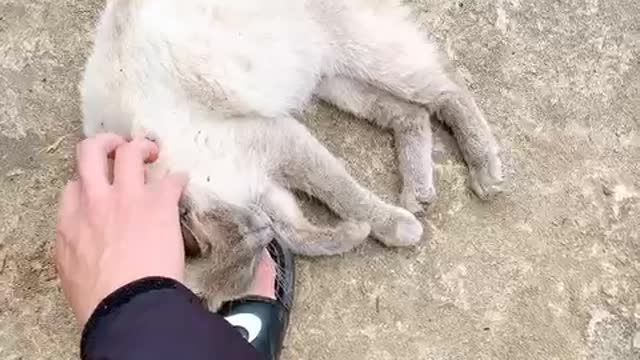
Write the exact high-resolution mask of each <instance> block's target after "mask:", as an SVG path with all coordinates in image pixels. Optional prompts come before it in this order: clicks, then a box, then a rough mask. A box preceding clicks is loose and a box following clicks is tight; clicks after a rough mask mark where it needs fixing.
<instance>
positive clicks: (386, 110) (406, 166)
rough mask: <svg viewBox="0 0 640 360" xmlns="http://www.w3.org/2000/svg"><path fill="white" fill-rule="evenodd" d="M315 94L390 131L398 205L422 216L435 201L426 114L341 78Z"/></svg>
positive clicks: (325, 83) (326, 83)
mask: <svg viewBox="0 0 640 360" xmlns="http://www.w3.org/2000/svg"><path fill="white" fill-rule="evenodd" d="M315 93H316V95H317V96H319V97H320V98H321V99H322V100H324V101H326V102H328V103H330V104H333V105H335V106H336V107H338V108H339V109H341V110H343V111H347V112H350V113H352V114H353V115H355V116H357V117H359V118H363V119H367V120H369V121H371V122H373V123H375V124H377V125H379V126H381V127H382V128H387V129H391V130H392V131H393V135H394V139H395V147H396V152H397V156H398V162H399V165H400V175H401V176H402V183H403V184H402V192H401V195H400V202H401V204H402V206H404V208H405V209H407V210H409V211H411V212H413V213H414V214H422V213H423V211H424V206H425V205H427V204H430V203H431V202H432V201H433V200H434V199H435V197H436V190H435V186H434V183H433V173H434V169H433V162H432V159H431V151H432V146H433V145H432V144H433V140H432V134H431V126H430V121H429V117H430V116H429V112H428V111H427V110H426V109H424V108H423V107H421V106H419V105H416V104H412V103H409V102H407V101H404V100H401V99H399V98H397V97H395V96H393V95H391V94H390V93H388V92H386V91H383V90H380V89H378V88H376V87H374V86H372V85H369V84H366V83H364V82H361V81H358V80H354V79H350V78H347V77H344V76H335V77H331V78H326V79H324V80H323V81H321V83H320V84H319V85H318V87H317V88H316V91H315Z"/></svg>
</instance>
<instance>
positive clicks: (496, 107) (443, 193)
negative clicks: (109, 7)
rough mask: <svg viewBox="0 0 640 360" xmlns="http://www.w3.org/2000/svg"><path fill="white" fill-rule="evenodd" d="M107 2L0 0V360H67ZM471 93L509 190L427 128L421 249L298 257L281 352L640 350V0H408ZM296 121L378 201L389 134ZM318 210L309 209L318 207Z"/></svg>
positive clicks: (599, 355)
mask: <svg viewBox="0 0 640 360" xmlns="http://www.w3.org/2000/svg"><path fill="white" fill-rule="evenodd" d="M101 6H102V1H97V0H57V1H53V0H0V214H1V215H0V358H1V359H71V358H75V357H77V346H78V340H79V338H78V330H77V329H76V328H75V326H74V323H73V321H72V319H71V317H70V313H69V311H68V309H67V308H66V305H65V303H64V301H63V300H62V297H61V294H60V290H59V289H58V283H57V280H56V278H55V273H54V271H53V268H52V265H51V260H50V254H51V245H52V240H53V239H54V220H55V205H56V197H57V195H58V191H59V189H60V188H61V187H62V186H63V184H64V182H65V181H66V179H67V178H68V176H69V175H70V160H71V158H72V157H71V150H72V149H73V145H74V142H75V141H76V140H77V139H79V136H80V132H79V123H80V112H79V108H78V92H77V83H78V80H79V74H80V71H81V69H82V66H83V63H84V60H85V57H86V55H87V51H88V48H89V46H90V33H91V31H92V29H93V24H94V21H95V20H96V16H97V13H98V11H99V9H100V8H101ZM415 6H416V8H417V9H418V10H419V11H420V16H421V19H422V20H423V21H424V22H425V23H426V24H428V27H429V28H431V29H432V30H433V33H434V36H435V37H437V38H438V39H439V40H440V41H441V44H442V48H443V49H444V50H445V51H446V53H448V54H449V56H450V57H451V58H452V59H453V60H454V62H455V64H456V65H457V67H458V69H459V71H460V73H461V74H462V77H463V78H464V79H465V81H466V82H467V83H468V85H469V86H470V88H471V89H473V91H475V92H476V93H477V95H478V98H479V102H480V103H481V105H482V107H483V108H484V109H485V112H486V114H487V118H488V119H489V121H490V123H491V124H492V126H493V127H494V129H495V132H496V134H497V136H498V138H499V139H500V142H501V144H502V146H503V148H504V151H505V155H504V158H505V163H506V164H507V165H508V171H507V172H508V175H509V181H510V186H509V188H508V192H507V193H506V194H505V195H504V196H502V197H501V198H499V199H497V200H496V201H493V202H490V203H482V202H480V201H479V200H477V199H476V198H475V197H474V196H472V194H471V193H470V191H469V190H468V188H467V174H466V168H465V166H464V165H463V164H462V163H461V162H460V159H459V156H458V155H457V154H456V151H455V147H452V146H450V145H449V143H450V141H449V140H450V137H449V136H448V135H447V133H446V131H445V130H444V129H441V128H440V127H438V126H437V125H434V126H435V128H436V129H437V134H438V141H437V149H436V156H435V157H436V158H437V160H438V166H437V185H438V190H439V199H438V201H437V203H435V204H434V205H433V206H432V207H431V208H430V209H429V211H428V213H427V215H426V217H425V219H424V221H425V223H426V224H428V226H429V228H430V232H431V236H430V237H428V238H425V239H424V241H423V242H422V243H421V244H420V245H419V246H418V247H417V248H415V249H408V250H389V249H385V248H383V247H381V246H379V245H378V244H376V243H375V242H373V241H371V242H369V243H367V245H365V246H364V247H363V248H361V249H359V250H358V251H357V252H355V253H352V254H348V255H346V256H344V257H341V258H331V259H323V260H314V261H309V260H303V259H300V260H299V261H298V265H299V281H298V297H297V302H296V307H295V311H294V313H293V319H292V321H293V323H292V328H291V331H290V335H289V337H288V340H287V342H286V350H285V354H284V357H283V358H284V359H349V360H350V359H356V360H357V359H375V360H377V359H380V360H382V359H433V360H445V359H451V360H453V359H509V360H515V359H527V360H530V359H544V360H547V359H548V360H553V359H558V360H560V359H562V360H565V359H566V360H569V359H597V360H600V359H602V360H604V359H613V360H631V359H640V301H639V297H640V243H639V240H640V239H639V236H638V232H639V230H638V229H639V228H640V227H639V225H640V222H639V220H638V219H639V212H640V204H639V199H640V165H639V163H640V130H639V124H638V122H639V121H640V59H639V55H640V54H639V53H640V2H638V1H635V0H618V1H601V0H582V1H575V0H573V1H556V0H538V1H520V0H496V1H489V0H477V1H473V0H458V1H445V0H440V1H436V0H417V1H415ZM305 121H306V123H307V124H308V125H309V126H310V127H311V128H312V129H313V131H314V132H315V133H316V134H318V136H319V137H320V138H321V140H322V141H323V142H325V143H326V144H328V145H329V146H330V148H331V149H332V150H333V151H334V152H335V153H336V154H337V155H339V156H341V157H342V158H344V159H345V161H346V162H347V163H348V166H349V168H350V170H351V171H352V173H353V174H354V175H355V176H356V177H357V178H358V179H359V180H360V181H361V182H362V183H363V184H365V185H366V186H369V187H370V188H372V189H374V190H375V191H376V192H377V193H379V194H380V195H381V196H383V197H385V198H386V199H388V200H390V201H396V199H397V195H396V194H397V193H398V189H399V184H398V176H397V169H396V163H395V160H394V155H393V148H392V146H393V144H392V140H391V137H390V136H389V134H387V133H384V132H382V131H379V130H376V129H373V128H372V127H370V126H369V125H368V124H366V123H364V122H361V121H356V120H353V119H351V118H350V117H349V116H347V115H345V114H342V113H340V112H338V111H336V110H334V109H331V108H328V107H326V106H323V105H315V106H313V107H312V108H310V109H309V112H308V114H307V115H306V116H305ZM315 212H316V213H317V214H319V215H322V214H321V213H322V212H321V211H319V210H316V211H315Z"/></svg>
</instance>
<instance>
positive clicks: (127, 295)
mask: <svg viewBox="0 0 640 360" xmlns="http://www.w3.org/2000/svg"><path fill="white" fill-rule="evenodd" d="M80 347H81V358H82V359H84V360H116V359H117V360H129V359H131V360H133V359H136V360H147V359H148V360H151V359H154V360H165V359H167V360H168V359H172V360H173V359H184V360H201V359H202V360H204V359H220V360H226V359H239V360H244V359H247V360H253V359H261V357H260V355H259V354H258V352H257V351H256V350H255V349H254V348H253V347H252V346H251V345H250V344H249V343H248V342H246V341H245V340H244V338H243V337H242V336H241V335H240V333H239V332H238V331H236V330H235V329H234V328H233V327H232V326H231V325H230V324H229V323H228V322H227V321H226V320H224V318H222V317H221V316H219V315H217V314H214V313H211V312H209V311H208V310H207V309H206V308H205V307H204V306H202V305H201V303H200V301H199V300H198V298H197V297H196V296H195V294H193V293H192V292H191V291H190V290H189V289H187V288H186V287H185V286H184V285H182V284H180V283H179V282H177V281H174V280H171V279H167V278H158V277H153V278H145V279H140V280H137V281H135V282H132V283H130V284H128V285H125V286H123V287H121V288H120V289H118V290H116V291H115V292H113V293H112V294H110V295H109V296H108V297H106V298H105V299H104V300H103V301H102V302H101V303H100V304H99V305H98V307H97V308H96V310H95V311H94V312H93V314H92V315H91V318H90V319H89V321H88V322H87V324H86V325H85V328H84V331H83V332H82V340H81V345H80Z"/></svg>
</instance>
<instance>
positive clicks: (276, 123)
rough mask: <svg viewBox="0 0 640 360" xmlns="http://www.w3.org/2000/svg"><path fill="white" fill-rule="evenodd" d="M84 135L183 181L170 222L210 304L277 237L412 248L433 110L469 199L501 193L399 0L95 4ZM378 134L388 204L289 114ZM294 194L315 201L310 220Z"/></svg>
mask: <svg viewBox="0 0 640 360" xmlns="http://www.w3.org/2000/svg"><path fill="white" fill-rule="evenodd" d="M81 93H82V109H83V115H84V133H85V135H87V136H91V135H95V134H97V133H100V132H107V131H108V132H114V133H117V134H120V135H123V136H127V137H133V136H147V137H148V138H151V139H153V140H155V141H156V142H157V143H158V145H159V147H160V150H161V152H160V156H159V159H158V161H157V162H156V163H154V164H153V165H152V166H151V167H150V169H149V173H148V176H149V177H150V178H154V177H158V176H161V175H163V174H164V173H166V172H167V171H181V172H186V173H188V174H189V176H190V181H189V184H188V185H187V188H186V190H185V194H184V197H183V201H182V203H181V209H182V226H183V233H184V235H185V236H184V238H185V246H186V248H187V250H188V251H189V252H191V253H194V254H195V255H198V256H196V257H195V258H194V259H193V260H191V261H190V263H189V267H188V270H187V273H188V279H189V286H191V287H192V289H194V290H195V291H199V292H200V293H201V294H202V295H203V296H204V297H205V298H206V299H207V300H208V302H209V305H210V307H211V308H212V310H215V309H216V308H217V306H218V304H220V302H221V301H223V300H229V299H232V298H235V297H238V296H242V295H243V294H244V291H246V289H247V287H248V286H249V284H250V282H251V280H252V278H253V274H254V270H255V266H256V263H257V259H258V258H259V256H260V254H261V253H262V250H263V249H264V247H265V246H266V244H267V243H268V242H269V241H271V240H272V239H273V238H274V236H275V237H276V238H277V239H278V240H279V241H281V242H282V243H283V244H284V245H285V246H287V247H289V248H290V249H291V250H292V251H293V252H295V253H297V254H303V255H307V256H320V255H335V254H340V253H344V252H346V251H349V250H351V249H353V248H354V247H355V246H357V245H358V244H361V243H362V242H363V241H364V240H365V239H366V238H367V237H368V236H369V235H372V236H373V237H375V238H376V239H378V240H379V241H381V242H382V243H384V244H385V245H388V246H408V245H413V244H416V243H417V242H418V241H419V240H420V238H421V236H422V233H423V228H422V225H421V223H420V222H419V221H418V220H417V219H416V217H415V216H414V215H413V214H417V213H421V211H422V208H423V206H424V205H426V204H429V203H430V202H432V201H433V200H434V198H435V189H434V185H433V165H432V161H431V146H432V139H431V129H430V124H429V115H430V113H435V114H437V116H438V118H439V119H440V120H442V121H443V122H444V123H446V124H447V125H448V126H449V127H450V128H451V129H452V130H453V133H454V136H455V137H456V139H457V141H458V144H459V147H460V149H461V151H462V154H463V156H464V159H465V161H466V163H467V164H468V166H469V170H470V177H471V187H472V189H473V190H474V191H475V193H476V194H477V195H478V196H479V197H480V198H488V197H490V196H491V195H493V194H495V193H498V192H499V191H500V186H501V184H502V182H503V179H502V173H501V163H500V159H499V157H498V146H497V144H496V141H495V140H494V137H493V135H492V134H491V131H490V129H489V126H488V125H487V122H486V121H485V119H484V117H483V115H482V112H481V111H480V109H479V108H478V106H477V105H476V103H475V102H474V100H473V98H472V96H471V95H470V94H469V93H468V92H467V91H466V90H464V89H463V88H461V87H460V86H458V85H456V84H455V83H454V82H453V81H452V80H451V79H450V78H449V77H448V76H447V75H446V74H445V71H444V70H443V66H442V64H441V61H440V60H439V59H438V55H437V50H436V46H435V45H434V44H433V43H432V42H430V41H429V40H428V39H427V38H426V36H425V35H424V34H423V33H421V32H420V30H419V29H418V26H417V25H416V24H415V23H414V22H412V21H411V20H410V17H409V13H408V11H407V10H406V8H404V7H403V6H401V5H398V4H383V3H380V2H379V1H374V0H371V1H368V2H367V1H362V0H274V1H259V0H235V1H227V0H183V1H176V0H108V1H107V6H106V10H105V11H104V13H103V14H102V16H101V19H100V22H99V24H98V28H97V33H96V36H95V44H94V48H93V52H92V54H91V56H90V58H89V60H88V63H87V66H86V70H85V74H84V79H83V81H82V84H81ZM312 96H317V97H319V98H320V99H322V100H324V101H326V102H328V103H331V104H333V105H335V106H337V107H338V108H340V109H342V110H344V111H347V112H350V113H352V114H354V115H356V116H358V117H361V118H364V119H367V120H369V121H371V122H373V123H374V124H377V125H379V126H381V127H383V128H387V129H390V130H391V131H392V132H393V134H394V137H395V146H396V149H397V156H398V161H399V168H400V173H401V175H402V180H403V189H402V194H401V205H402V206H403V207H404V208H401V207H397V206H394V205H391V204H387V203H385V202H383V201H382V200H381V199H380V198H378V197H377V196H376V195H375V194H373V193H371V192H370V191H368V190H367V189H366V188H364V187H362V186H361V185H359V184H358V183H357V182H356V181H355V180H354V179H353V178H352V177H351V176H350V175H349V174H348V173H347V171H345V169H344V168H343V166H342V165H341V163H340V162H339V161H338V160H337V159H336V158H335V157H334V156H333V155H332V154H330V153H329V151H328V150H327V149H326V148H325V147H324V146H323V145H322V144H320V143H319V142H318V141H317V140H316V139H315V138H314V137H313V136H312V135H311V134H310V133H309V131H308V130H307V129H306V128H305V127H304V126H303V125H301V124H300V123H299V122H298V121H296V120H295V119H294V118H292V116H291V114H292V113H293V112H295V111H297V110H300V109H302V108H303V107H304V105H305V103H306V102H307V101H308V100H309V99H310V98H311V97H312ZM292 190H300V191H303V192H306V193H308V194H310V195H312V196H314V197H316V198H317V199H319V200H321V201H322V202H324V203H325V204H326V205H327V206H328V207H329V208H331V209H332V210H333V211H334V212H335V213H336V214H337V215H338V216H339V217H340V218H341V219H342V222H340V223H339V224H338V225H336V226H335V227H323V226H317V225H314V224H312V223H311V222H309V221H308V220H307V219H306V218H305V217H304V215H303V213H302V211H301V210H300V208H299V207H298V204H297V203H296V200H295V197H294V195H293V193H292Z"/></svg>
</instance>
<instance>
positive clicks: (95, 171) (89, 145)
mask: <svg viewBox="0 0 640 360" xmlns="http://www.w3.org/2000/svg"><path fill="white" fill-rule="evenodd" d="M124 143H125V139H123V138H122V137H120V136H118V135H115V134H99V135H97V136H95V137H93V138H90V139H86V140H84V141H82V142H81V143H80V144H79V145H78V147H77V148H76V158H77V162H78V175H79V177H80V182H81V184H82V187H83V188H84V190H85V192H87V193H89V194H93V193H103V192H104V191H105V190H106V189H107V188H108V187H109V165H108V162H107V157H108V156H109V154H110V153H111V152H113V151H114V150H115V149H116V148H117V147H118V146H120V145H122V144H124Z"/></svg>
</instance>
